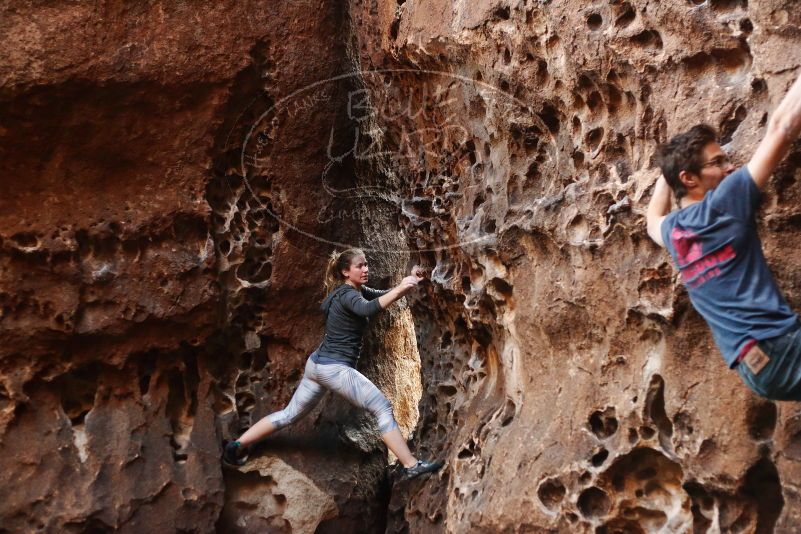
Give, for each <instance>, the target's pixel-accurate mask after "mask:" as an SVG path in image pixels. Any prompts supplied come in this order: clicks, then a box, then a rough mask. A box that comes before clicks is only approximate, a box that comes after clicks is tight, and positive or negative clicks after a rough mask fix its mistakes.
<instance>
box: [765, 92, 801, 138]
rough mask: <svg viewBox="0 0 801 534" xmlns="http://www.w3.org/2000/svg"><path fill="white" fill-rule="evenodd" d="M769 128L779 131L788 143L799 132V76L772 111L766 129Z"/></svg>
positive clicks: (800, 96) (800, 128)
mask: <svg viewBox="0 0 801 534" xmlns="http://www.w3.org/2000/svg"><path fill="white" fill-rule="evenodd" d="M771 129H773V130H774V131H778V132H779V133H781V134H782V136H783V137H784V141H785V142H786V143H787V144H788V145H789V144H792V143H793V142H794V141H795V140H796V139H797V138H798V136H799V134H801V76H799V77H798V78H796V80H795V82H794V83H793V85H792V86H791V87H790V90H789V91H787V94H786V95H784V98H782V101H781V102H780V103H779V106H778V107H777V108H776V111H774V112H773V116H772V117H771V118H770V125H769V126H768V131H770V130H771Z"/></svg>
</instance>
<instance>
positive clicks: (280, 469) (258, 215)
mask: <svg viewBox="0 0 801 534" xmlns="http://www.w3.org/2000/svg"><path fill="white" fill-rule="evenodd" d="M800 16H801V15H799V10H798V9H797V7H796V6H795V5H794V2H791V1H789V0H775V1H764V2H760V1H754V0H752V1H751V2H745V1H738V0H731V1H726V0H707V1H706V2H694V1H693V2H678V1H676V2H661V3H655V2H650V3H648V2H636V1H632V0H629V1H610V2H594V3H578V2H558V3H557V2H531V1H529V2H523V1H521V2H485V1H477V2H461V3H452V2H445V1H442V0H434V1H431V2H418V1H415V0H407V1H406V2H382V1H377V2H367V1H357V0H353V1H351V2H350V3H332V2H323V1H319V2H285V3H251V4H247V5H243V4H241V3H225V2H222V3H220V2H217V3H197V4H191V5H189V4H175V5H173V4H171V3H162V4H142V5H136V6H134V5H127V4H122V3H119V4H117V3H110V4H98V5H94V6H83V5H77V4H71V5H70V6H68V7H64V6H57V5H48V4H41V3H39V4H19V5H15V6H6V7H4V8H3V14H2V16H0V35H3V36H4V37H6V38H5V39H4V40H3V42H4V44H3V45H2V46H3V53H2V54H0V57H2V60H0V160H1V161H2V162H3V166H2V175H1V177H0V345H1V346H2V348H0V470H2V472H3V473H4V474H5V475H6V479H7V480H9V481H13V483H7V484H5V485H3V486H2V488H0V503H2V504H0V524H2V528H0V530H3V529H5V530H8V531H12V532H17V531H34V530H39V531H47V532H63V531H74V532H87V531H107V530H112V529H117V530H121V531H131V532H134V531H135V532H140V531H143V530H146V531H164V532H168V531H170V532H171V531H179V530H180V531H196V532H209V531H213V530H215V528H216V529H217V530H219V531H221V532H265V531H266V532H314V531H318V532H356V531H360V532H361V531H382V530H384V529H386V530H387V531H388V532H403V531H409V532H446V531H447V532H506V531H508V532H518V531H519V532H539V531H558V532H641V531H647V532H650V531H654V532H657V531H662V532H689V531H693V532H720V531H727V532H753V531H756V532H771V531H774V532H794V531H796V530H797V529H798V527H799V525H801V517H799V515H798V514H799V512H798V510H799V508H800V506H799V505H801V503H800V502H799V498H798V496H797V494H796V492H795V490H794V483H793V481H794V480H795V479H796V478H798V476H799V475H800V474H801V470H800V469H799V465H798V462H799V460H800V459H801V452H800V451H801V448H800V447H799V439H801V436H800V434H801V423H800V422H799V421H801V419H799V417H800V416H799V414H798V411H797V408H796V407H795V406H794V405H793V404H789V403H788V404H786V403H771V402H766V401H763V400H760V399H758V398H757V397H755V396H754V395H752V394H750V393H749V392H748V390H747V389H746V388H745V386H743V385H742V384H740V382H739V380H738V378H737V377H736V376H735V375H734V374H733V373H731V372H727V371H726V370H725V368H724V365H723V362H722V359H721V358H720V356H719V355H718V354H717V349H716V348H715V347H714V344H713V343H712V340H711V338H710V336H709V333H708V331H707V329H706V326H705V325H704V323H703V321H702V320H701V319H700V318H699V317H698V315H697V314H696V313H695V312H694V311H693V310H692V308H691V306H690V304H689V301H688V299H687V296H686V293H685V292H684V291H683V290H682V288H681V285H680V284H679V283H678V281H677V280H676V277H675V273H674V271H673V269H672V267H671V266H670V264H669V262H668V257H667V256H666V254H665V253H664V252H662V251H660V250H658V249H657V248H656V247H655V246H654V245H653V244H652V243H651V242H650V241H649V240H648V238H647V236H646V235H645V229H644V224H643V212H644V206H645V203H646V202H647V200H648V198H649V194H650V187H651V185H652V184H653V182H654V180H655V179H656V177H657V174H658V173H657V172H656V171H655V170H654V169H652V168H651V158H652V155H653V152H654V149H655V146H656V144H657V143H658V142H659V141H663V140H665V139H666V138H667V137H668V136H670V135H672V134H674V133H677V132H679V131H681V130H683V129H686V128H687V127H689V126H691V125H692V124H694V123H696V122H698V121H701V120H703V121H707V122H709V123H711V124H713V125H714V126H716V127H719V128H720V130H721V134H722V141H723V142H724V143H725V144H726V147H727V148H728V149H729V150H730V151H731V152H732V153H733V154H734V156H735V158H736V159H738V160H739V161H740V162H743V161H744V160H745V158H747V156H748V155H749V154H750V153H751V152H752V151H753V149H754V148H755V146H756V143H757V141H758V140H759V138H760V135H761V133H762V131H763V130H764V126H765V122H766V114H767V113H768V111H769V110H771V109H772V107H773V106H775V104H776V103H777V102H778V100H779V98H780V97H781V96H782V94H783V93H784V90H785V89H786V87H787V86H788V84H789V82H790V81H791V80H792V79H793V78H794V77H795V76H797V75H798V72H799V66H800V65H801V58H800V57H798V54H796V53H795V52H794V51H795V50H797V49H798V48H799V45H800V44H801V18H799V17H800ZM800 162H801V153H800V152H799V151H798V149H797V148H796V150H794V152H793V154H792V155H791V156H790V157H789V158H788V160H787V162H786V164H785V165H784V166H783V167H782V168H781V169H780V170H779V172H777V174H776V176H775V177H774V179H773V181H772V183H771V185H770V187H769V188H768V191H767V199H766V202H765V209H764V212H763V214H762V216H761V218H760V230H761V232H762V235H763V240H764V242H765V247H766V252H767V254H768V257H769V260H770V263H771V265H772V266H773V268H774V271H775V273H776V275H777V278H778V280H779V283H780V285H781V286H782V288H784V289H785V290H786V291H787V294H788V297H789V300H790V302H791V304H792V305H793V306H794V307H795V309H801V293H799V290H798V287H797V286H798V283H799V280H801V274H799V272H798V267H797V266H798V265H799V264H800V263H799V260H801V257H800V255H799V252H798V250H797V247H795V246H794V244H795V243H796V242H797V240H798V237H799V235H798V234H799V223H798V221H799V218H798V208H797V205H798V202H799V200H801V191H799V185H798V178H799V163H800ZM334 244H336V245H339V246H341V245H343V244H358V245H361V246H363V247H365V248H367V249H368V256H369V257H370V261H371V262H372V267H371V269H372V270H373V273H372V274H373V278H374V279H375V280H376V285H378V286H379V287H381V286H386V285H388V284H389V283H391V282H392V281H393V280H394V278H393V277H395V276H397V275H398V273H400V272H401V271H402V270H403V269H404V268H405V267H406V266H407V265H408V262H409V261H410V260H415V261H420V262H422V263H423V264H424V265H426V266H427V267H429V268H430V269H431V273H432V277H431V283H427V284H425V285H424V287H423V289H421V290H420V294H419V295H418V297H417V298H416V299H415V300H414V304H413V306H412V310H411V311H413V312H414V313H413V314H412V313H411V311H410V309H408V308H407V307H405V306H403V305H402V306H401V307H399V308H397V309H394V310H393V311H392V312H391V313H389V314H385V315H384V316H383V317H382V318H381V320H380V321H379V322H378V324H377V325H375V328H374V329H373V331H372V332H371V333H370V334H369V335H368V337H367V339H366V343H365V349H366V350H365V352H366V355H367V358H366V361H365V362H364V363H365V365H364V366H363V370H364V372H365V373H366V374H368V375H369V376H370V377H371V378H372V379H373V380H375V381H376V383H377V384H378V385H379V386H380V387H381V388H382V390H384V391H385V392H387V394H388V396H389V397H390V398H391V399H392V400H393V404H394V407H395V412H396V416H397V418H398V420H399V423H400V425H401V427H402V428H403V429H404V431H410V430H411V429H413V428H415V426H416V430H415V434H414V441H415V442H416V448H417V450H419V451H421V452H422V453H423V454H428V455H433V456H440V457H442V458H444V459H446V460H447V465H446V467H445V468H444V469H443V471H442V472H441V473H440V474H438V475H435V476H432V477H430V478H427V479H423V480H421V481H414V482H411V483H405V484H397V485H395V486H394V487H392V489H391V493H390V488H389V485H388V481H387V479H386V475H385V473H384V470H383V466H384V464H385V461H386V460H385V455H384V451H383V449H381V448H380V447H379V446H378V445H377V440H376V437H375V430H374V428H373V427H372V423H371V422H370V421H369V419H368V418H366V417H365V416H364V415H363V414H359V413H358V412H357V411H355V410H352V409H350V408H349V407H347V406H345V405H344V404H343V403H337V402H327V401H324V402H323V403H321V406H320V407H318V408H316V409H315V411H314V412H312V413H311V414H310V415H309V416H308V417H307V418H306V419H305V420H304V421H303V422H302V423H300V424H298V425H297V426H296V427H294V428H293V429H292V430H291V431H289V432H285V433H284V434H282V435H280V436H278V437H276V438H275V439H273V440H272V441H271V444H270V445H269V446H266V447H263V448H262V450H260V451H257V454H256V458H255V459H254V460H253V461H252V462H251V463H250V464H248V466H247V467H246V468H243V469H241V470H227V471H226V472H225V473H223V472H221V470H220V467H219V463H218V455H219V452H220V450H219V442H220V440H221V439H223V438H229V437H231V436H233V435H236V434H238V432H239V431H240V430H241V429H242V428H244V427H246V426H248V425H249V424H250V423H251V422H252V421H253V420H255V419H258V418H259V417H261V416H263V415H265V414H266V413H269V412H270V411H272V410H275V409H278V408H281V407H282V406H283V405H284V404H285V402H286V401H287V400H288V398H289V396H290V395H291V393H292V391H293V389H294V386H295V385H296V383H297V381H298V379H299V376H300V370H301V369H302V363H303V360H304V358H305V356H306V354H308V352H309V351H310V350H312V349H313V348H314V347H315V346H316V344H317V343H318V342H319V339H320V334H321V331H322V325H321V321H320V318H319V316H318V314H317V312H316V303H317V302H318V301H319V298H320V294H319V281H320V278H321V272H322V268H323V265H324V262H325V255H326V254H327V253H328V252H329V251H330V250H331V248H333V245H334ZM412 317H414V323H412ZM415 335H416V340H415V339H414V337H413V336H415ZM418 351H419V354H418ZM421 369H422V386H423V389H422V400H421V401H420V403H419V409H420V413H419V424H418V411H417V410H418V400H420V396H421V390H420V378H421V377H420V375H419V371H420V370H421ZM387 506H388V509H387Z"/></svg>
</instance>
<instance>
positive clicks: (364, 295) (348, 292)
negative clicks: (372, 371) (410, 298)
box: [312, 284, 390, 368]
mask: <svg viewBox="0 0 801 534" xmlns="http://www.w3.org/2000/svg"><path fill="white" fill-rule="evenodd" d="M389 291H390V290H388V289H387V290H383V291H382V290H379V289H373V288H370V287H367V286H362V287H361V292H359V290H357V289H356V288H355V287H353V286H352V285H350V284H342V285H341V286H339V287H337V288H336V289H334V290H333V291H332V292H331V293H329V295H328V296H327V297H326V298H325V300H324V301H323V303H322V305H321V306H320V309H321V310H322V311H323V313H324V314H325V338H324V339H323V342H322V343H321V344H320V347H319V348H318V349H317V350H316V351H315V352H316V354H313V355H312V360H313V361H314V362H316V363H340V364H345V365H348V366H350V367H354V368H355V367H356V361H357V360H358V359H359V355H360V354H361V351H362V334H363V333H364V329H365V328H366V327H367V325H368V324H369V322H370V317H372V316H374V315H376V314H377V313H378V312H380V311H381V305H380V304H379V303H378V297H380V296H381V295H384V294H386V293H389Z"/></svg>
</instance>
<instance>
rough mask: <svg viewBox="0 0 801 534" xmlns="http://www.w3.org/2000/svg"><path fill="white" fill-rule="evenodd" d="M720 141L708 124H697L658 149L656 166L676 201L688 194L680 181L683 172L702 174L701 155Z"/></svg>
mask: <svg viewBox="0 0 801 534" xmlns="http://www.w3.org/2000/svg"><path fill="white" fill-rule="evenodd" d="M717 139H718V133H717V132H716V131H715V129H714V128H712V127H711V126H709V125H708V124H697V125H695V126H693V127H692V128H690V129H689V130H687V131H686V132H684V133H680V134H679V135H676V136H674V137H673V138H672V139H671V140H670V141H668V142H667V143H663V144H661V145H659V146H658V147H657V149H656V165H657V166H658V167H659V168H660V169H662V175H663V176H664V177H665V180H667V183H668V185H669V186H670V188H671V189H672V190H673V194H674V195H676V200H679V199H681V198H682V197H683V196H684V195H686V194H687V188H686V187H685V186H684V184H683V183H681V180H679V173H680V172H681V171H687V172H692V173H695V174H698V173H700V172H701V165H703V161H701V153H702V152H703V150H704V147H705V146H706V145H708V144H709V143H714V142H716V141H717Z"/></svg>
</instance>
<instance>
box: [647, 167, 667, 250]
mask: <svg viewBox="0 0 801 534" xmlns="http://www.w3.org/2000/svg"><path fill="white" fill-rule="evenodd" d="M668 213H670V187H669V186H668V184H667V181H666V180H665V177H664V176H660V177H659V179H658V180H657V181H656V187H654V194H653V195H652V196H651V201H650V202H649V203H648V211H647V212H646V214H645V219H646V221H647V222H648V235H649V236H651V239H653V240H654V241H655V242H656V244H657V245H659V246H661V247H664V246H665V243H664V242H663V241H662V230H661V227H662V221H663V220H665V215H667V214H668Z"/></svg>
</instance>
